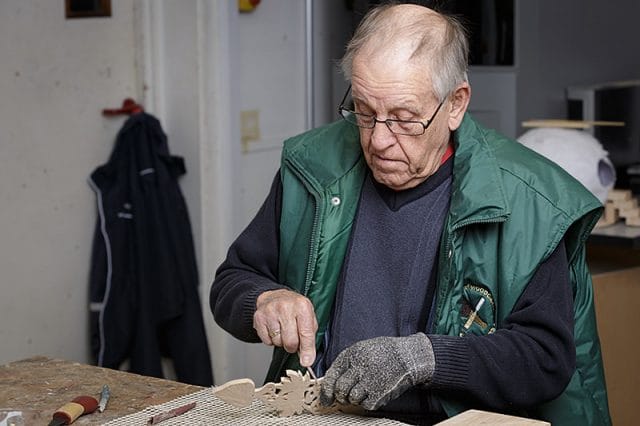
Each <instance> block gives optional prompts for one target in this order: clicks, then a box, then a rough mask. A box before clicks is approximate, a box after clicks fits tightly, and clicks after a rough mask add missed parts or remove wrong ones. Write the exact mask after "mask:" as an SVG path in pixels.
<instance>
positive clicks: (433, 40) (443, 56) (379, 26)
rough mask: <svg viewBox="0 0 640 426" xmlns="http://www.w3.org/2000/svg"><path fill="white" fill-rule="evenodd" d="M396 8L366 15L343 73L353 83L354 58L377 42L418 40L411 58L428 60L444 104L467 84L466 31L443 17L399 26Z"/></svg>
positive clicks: (344, 59) (344, 60) (347, 53)
mask: <svg viewBox="0 0 640 426" xmlns="http://www.w3.org/2000/svg"><path fill="white" fill-rule="evenodd" d="M395 6H397V5H396V4H384V5H381V6H378V7H376V8H374V9H372V10H371V11H369V12H368V13H367V15H365V17H364V18H363V20H362V21H361V22H360V24H359V25H358V28H357V29H356V32H355V34H354V35H353V37H352V39H351V41H349V43H348V44H347V49H346V51H345V54H344V56H343V57H342V60H341V61H340V66H341V68H342V73H343V74H344V76H345V78H346V79H347V80H351V72H352V66H353V60H354V58H355V57H356V56H357V55H358V53H360V52H361V51H362V50H363V48H364V47H365V46H366V45H367V44H368V43H369V42H370V41H372V40H374V39H375V40H376V41H377V42H378V43H380V44H382V45H384V44H386V42H389V41H392V39H397V38H400V37H405V39H406V40H418V41H417V43H416V47H415V50H414V52H413V54H412V55H411V58H418V59H425V60H426V63H427V64H428V67H429V69H428V70H427V72H430V73H431V81H432V84H433V91H434V93H435V95H436V97H437V98H438V100H440V101H442V100H443V99H444V98H445V97H446V96H447V95H448V94H450V93H451V92H452V91H453V90H454V89H455V88H456V87H457V86H458V85H459V84H461V83H462V82H465V81H468V78H467V58H468V55H469V42H468V40H467V33H466V30H465V28H464V26H463V25H462V24H461V23H460V22H459V21H458V20H457V19H456V18H454V17H453V16H447V15H442V14H437V15H428V16H427V15H425V14H421V15H420V16H416V17H412V19H408V20H401V22H399V19H394V13H393V11H392V10H391V9H393V8H394V7H395ZM434 17H435V18H434Z"/></svg>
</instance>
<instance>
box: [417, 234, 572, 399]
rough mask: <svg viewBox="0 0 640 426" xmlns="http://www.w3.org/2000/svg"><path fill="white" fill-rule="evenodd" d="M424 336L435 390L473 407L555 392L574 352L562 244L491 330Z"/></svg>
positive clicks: (562, 385)
mask: <svg viewBox="0 0 640 426" xmlns="http://www.w3.org/2000/svg"><path fill="white" fill-rule="evenodd" d="M429 338H430V339H431V342H432V344H433V349H434V354H435V362H436V367H435V372H434V376H433V380H432V383H431V388H432V389H433V390H434V392H436V393H438V392H444V393H446V394H448V395H454V396H455V397H457V398H460V397H462V396H463V395H464V398H465V399H470V400H471V401H474V402H475V405H478V406H480V407H483V408H486V409H494V410H501V411H511V410H514V411H515V410H518V409H520V410H521V409H523V408H524V409H526V408H527V407H531V406H535V405H538V404H540V403H542V402H545V401H548V400H551V399H553V398H555V397H556V396H558V395H559V394H560V393H561V392H562V391H563V390H564V389H565V387H566V386H567V384H568V383H569V380H570V379H571V376H572V374H573V371H574V369H575V356H576V354H575V344H574V339H573V291H572V289H571V285H570V281H569V266H568V261H567V257H566V253H565V247H564V242H561V243H560V244H559V245H558V247H557V248H556V250H555V251H554V253H553V254H552V255H551V256H550V257H549V258H548V259H547V260H546V261H545V262H544V263H542V264H541V265H540V267H539V268H538V270H537V271H536V273H535V275H534V276H533V278H532V279H531V281H530V282H529V284H528V285H527V288H526V289H525V291H524V292H523V293H522V295H521V297H520V299H519V300H518V302H517V303H516V305H515V306H514V308H513V311H512V312H511V313H510V314H509V315H508V316H507V318H506V319H505V323H504V325H503V327H501V328H500V329H498V330H497V331H496V332H495V333H493V334H489V335H485V336H467V337H456V336H441V335H429ZM452 392H453V393H452Z"/></svg>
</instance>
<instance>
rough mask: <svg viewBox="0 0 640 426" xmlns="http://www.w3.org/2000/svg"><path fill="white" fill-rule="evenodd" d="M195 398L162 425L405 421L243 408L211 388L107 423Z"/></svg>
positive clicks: (124, 423)
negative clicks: (191, 405)
mask: <svg viewBox="0 0 640 426" xmlns="http://www.w3.org/2000/svg"><path fill="white" fill-rule="evenodd" d="M192 402H195V403H196V405H195V407H194V408H193V409H191V410H189V411H187V412H186V413H184V414H181V415H179V416H177V417H173V418H170V419H167V420H164V421H162V422H161V423H160V424H161V425H162V426H171V425H241V426H245V425H247V426H249V425H260V426H262V425H305V426H307V425H308V426H315V425H317V426H343V425H345V426H346V425H376V426H387V425H388V426H395V425H404V424H405V423H401V422H398V421H395V420H389V419H380V418H374V417H362V416H356V415H351V414H343V413H332V414H323V415H313V414H308V413H304V414H299V415H294V416H291V417H278V416H277V415H276V414H275V413H273V412H270V411H269V409H268V407H267V406H266V405H265V404H264V403H263V402H262V401H260V400H258V399H254V401H253V403H252V404H251V405H250V406H249V407H246V408H237V407H234V406H232V405H229V404H227V403H225V402H223V401H222V400H220V399H218V398H217V397H216V396H215V395H213V392H212V390H211V389H205V390H201V391H198V392H194V393H192V394H188V395H185V396H182V397H180V398H176V399H174V400H172V401H169V402H166V403H164V404H161V405H155V406H151V407H147V408H146V409H144V410H142V411H139V412H137V413H134V414H130V415H128V416H124V417H120V418H119V419H115V420H112V421H110V422H108V423H105V425H108V426H132V425H136V426H139V425H146V424H148V423H147V422H148V421H149V420H150V419H151V417H153V416H155V415H157V414H160V413H163V412H166V411H169V410H172V409H174V408H177V407H181V406H184V405H185V404H189V403H192Z"/></svg>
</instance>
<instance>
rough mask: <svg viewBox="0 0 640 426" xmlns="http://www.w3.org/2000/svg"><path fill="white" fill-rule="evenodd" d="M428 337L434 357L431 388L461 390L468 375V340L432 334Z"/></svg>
mask: <svg viewBox="0 0 640 426" xmlns="http://www.w3.org/2000/svg"><path fill="white" fill-rule="evenodd" d="M428 337H429V340H431V346H432V347H433V353H434V357H435V370H434V372H433V377H432V378H431V383H430V385H431V387H433V388H438V387H446V388H448V389H451V388H454V389H456V388H460V389H463V388H464V387H465V385H466V383H467V377H468V375H469V345H468V339H465V338H464V337H456V336H443V335H433V334H430V335H429V336H428Z"/></svg>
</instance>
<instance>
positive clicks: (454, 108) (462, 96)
mask: <svg viewBox="0 0 640 426" xmlns="http://www.w3.org/2000/svg"><path fill="white" fill-rule="evenodd" d="M450 100H451V103H450V104H449V130H450V131H452V132H453V131H454V130H456V129H457V128H458V127H460V123H462V119H463V118H464V113H465V112H466V111H467V107H468V106H469V100H471V86H469V83H468V82H466V81H465V82H464V83H462V84H460V85H459V86H458V87H457V88H456V89H455V90H454V91H453V93H452V94H451V96H450Z"/></svg>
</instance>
